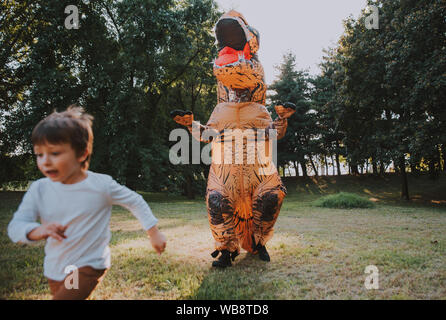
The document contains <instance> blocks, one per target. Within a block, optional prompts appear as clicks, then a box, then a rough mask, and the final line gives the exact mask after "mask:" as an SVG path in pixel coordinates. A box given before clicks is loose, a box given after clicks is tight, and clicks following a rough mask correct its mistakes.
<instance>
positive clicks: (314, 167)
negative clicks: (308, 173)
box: [310, 155, 319, 177]
mask: <svg viewBox="0 0 446 320" xmlns="http://www.w3.org/2000/svg"><path fill="white" fill-rule="evenodd" d="M310 163H311V166H312V167H313V170H314V174H315V176H316V177H318V176H319V174H318V172H317V169H316V166H315V165H314V162H313V158H312V157H311V155H310Z"/></svg>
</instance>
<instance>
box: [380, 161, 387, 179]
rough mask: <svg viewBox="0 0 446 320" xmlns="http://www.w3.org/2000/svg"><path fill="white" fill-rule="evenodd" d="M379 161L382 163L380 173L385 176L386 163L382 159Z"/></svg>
mask: <svg viewBox="0 0 446 320" xmlns="http://www.w3.org/2000/svg"><path fill="white" fill-rule="evenodd" d="M379 163H380V166H379V171H380V172H379V174H380V175H382V176H384V175H385V174H386V166H385V165H384V161H383V160H382V159H381V160H380V161H379Z"/></svg>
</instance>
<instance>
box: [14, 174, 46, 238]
mask: <svg viewBox="0 0 446 320" xmlns="http://www.w3.org/2000/svg"><path fill="white" fill-rule="evenodd" d="M37 188H38V186H37V183H35V182H34V183H33V184H31V186H30V188H29V190H28V191H27V192H26V193H25V196H24V197H23V199H22V202H21V203H20V205H19V208H18V209H17V211H16V212H15V213H14V216H13V218H12V220H11V222H10V223H9V225H8V236H9V238H10V239H11V240H12V241H13V242H21V243H34V242H35V241H32V240H30V239H29V238H28V236H27V235H28V234H29V233H30V232H31V231H33V230H34V229H36V228H38V227H40V223H38V222H37V219H38V217H39V214H38V211H37V202H36V197H37Z"/></svg>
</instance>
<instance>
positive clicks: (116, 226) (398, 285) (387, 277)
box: [0, 176, 446, 300]
mask: <svg viewBox="0 0 446 320" xmlns="http://www.w3.org/2000/svg"><path fill="white" fill-rule="evenodd" d="M284 181H285V183H286V185H287V188H288V195H287V197H286V198H285V201H284V204H283V206H282V211H281V213H280V216H279V219H278V221H277V223H276V227H275V234H274V237H273V238H272V239H271V241H270V242H268V244H267V247H268V251H269V253H270V255H271V262H270V263H265V262H263V261H260V260H259V259H258V258H257V257H256V256H253V255H251V254H248V253H246V252H244V251H242V253H241V255H240V256H239V257H237V259H236V261H235V263H234V265H233V267H231V268H228V269H226V270H214V269H212V267H211V266H210V264H211V262H212V260H213V259H212V258H211V256H210V253H211V252H212V251H213V239H212V235H211V233H210V230H209V225H208V220H207V214H206V206H205V203H204V199H203V197H200V198H198V199H196V200H187V199H185V198H183V197H179V196H178V197H172V196H169V195H166V194H152V193H142V194H143V196H144V197H145V199H146V200H147V201H148V202H149V204H150V206H151V208H152V210H153V212H154V213H155V214H156V216H157V217H158V219H159V221H160V222H159V226H160V229H161V230H162V231H163V232H164V233H165V234H166V236H167V238H168V243H167V248H166V252H165V253H164V254H162V255H161V256H158V255H157V254H155V252H154V250H153V249H152V248H151V246H150V243H149V241H148V239H147V238H146V236H145V234H144V232H143V231H142V230H141V228H140V225H139V222H138V221H137V220H136V219H135V218H134V217H133V216H132V215H131V213H129V212H127V211H126V210H124V209H122V208H120V207H114V208H113V214H112V219H111V229H112V240H111V243H110V246H111V251H112V267H111V269H110V270H109V272H108V273H107V275H106V277H105V279H104V281H103V282H102V283H101V284H100V285H99V287H98V288H97V289H96V291H95V292H94V293H93V295H92V299H247V300H250V299H446V259H445V257H446V233H445V230H446V193H445V192H444V190H446V177H445V176H442V177H441V178H440V179H439V180H435V181H432V180H430V179H428V178H427V177H424V176H420V177H410V180H409V187H410V192H411V195H412V197H413V200H412V201H410V202H409V203H408V202H406V201H402V200H400V197H399V191H400V185H399V183H400V180H399V178H398V177H394V176H388V177H386V178H381V179H378V178H374V177H350V176H345V177H341V178H337V177H321V178H318V179H306V180H304V179H303V178H300V179H289V178H287V179H284ZM339 192H350V193H354V194H356V195H358V196H361V197H365V198H367V199H369V200H371V201H373V202H374V204H375V207H374V208H366V209H332V208H321V207H315V206H314V205H313V202H314V201H316V200H317V199H319V198H321V197H323V196H326V195H330V194H336V193H339ZM22 197H23V192H0V226H1V228H0V253H1V254H0V299H49V298H50V294H49V289H48V285H47V282H46V279H45V278H44V276H43V268H42V264H43V257H44V252H43V245H44V244H43V242H42V243H39V244H37V245H34V246H25V245H18V244H14V243H12V242H11V241H10V240H9V238H8V237H7V235H6V226H7V224H8V223H9V221H10V219H11V217H12V215H13V213H14V211H15V210H16V208H17V206H18V204H19V203H20V200H21V198H22ZM368 265H375V266H377V267H378V270H379V285H380V289H378V290H367V289H366V288H365V286H364V281H365V278H366V276H367V275H366V274H365V273H364V270H365V268H366V267H367V266H368Z"/></svg>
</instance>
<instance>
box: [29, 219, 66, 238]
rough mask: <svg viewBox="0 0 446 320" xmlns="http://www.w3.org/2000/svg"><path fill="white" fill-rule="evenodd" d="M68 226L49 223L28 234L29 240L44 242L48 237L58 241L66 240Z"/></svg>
mask: <svg viewBox="0 0 446 320" xmlns="http://www.w3.org/2000/svg"><path fill="white" fill-rule="evenodd" d="M67 227H68V225H66V226H62V225H60V224H58V223H48V224H43V225H41V226H40V227H37V228H35V229H33V230H32V231H31V232H29V233H28V234H27V237H28V239H29V240H33V241H36V240H42V239H46V238H48V237H52V238H54V239H56V240H58V241H62V240H63V239H66V238H67V236H66V235H65V230H67Z"/></svg>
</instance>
